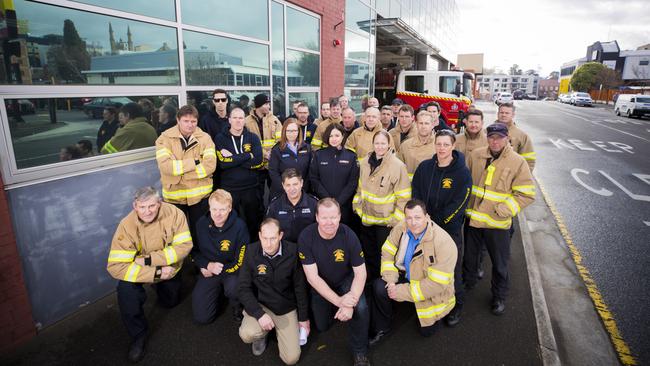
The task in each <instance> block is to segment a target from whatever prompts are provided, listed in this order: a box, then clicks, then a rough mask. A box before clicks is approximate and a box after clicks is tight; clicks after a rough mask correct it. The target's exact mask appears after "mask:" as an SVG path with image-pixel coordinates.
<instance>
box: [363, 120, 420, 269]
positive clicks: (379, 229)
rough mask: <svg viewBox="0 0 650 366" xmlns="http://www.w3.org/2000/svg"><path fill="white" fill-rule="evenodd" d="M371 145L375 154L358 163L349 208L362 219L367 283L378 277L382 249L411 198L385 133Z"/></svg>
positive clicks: (401, 170)
mask: <svg viewBox="0 0 650 366" xmlns="http://www.w3.org/2000/svg"><path fill="white" fill-rule="evenodd" d="M372 142H373V147H374V151H373V152H371V153H370V154H368V156H366V157H364V158H363V159H362V160H361V163H360V172H359V186H358V187H357V193H356V194H355V196H354V199H353V200H352V208H353V210H354V212H355V213H356V214H357V215H359V217H360V218H361V224H362V225H361V228H360V230H359V239H360V241H361V246H362V248H363V252H364V255H365V259H366V268H367V270H368V281H370V280H374V279H375V278H378V277H379V264H380V248H381V245H382V244H383V242H384V240H386V237H387V236H388V234H389V233H390V228H391V227H393V226H396V225H397V224H398V223H399V222H400V221H402V220H403V219H404V205H406V202H407V201H408V200H409V199H410V198H411V184H410V182H409V178H408V174H407V172H406V166H405V165H404V163H402V162H401V161H400V160H399V159H398V158H397V157H396V156H395V155H394V153H393V152H392V151H390V146H391V137H390V135H389V134H388V132H386V131H385V130H379V131H377V132H376V133H375V135H374V137H373V140H372Z"/></svg>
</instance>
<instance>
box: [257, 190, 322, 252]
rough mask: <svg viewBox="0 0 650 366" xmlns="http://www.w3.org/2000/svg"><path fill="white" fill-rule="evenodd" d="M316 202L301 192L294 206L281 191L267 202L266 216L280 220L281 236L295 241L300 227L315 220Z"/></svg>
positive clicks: (304, 226) (300, 229) (300, 230)
mask: <svg viewBox="0 0 650 366" xmlns="http://www.w3.org/2000/svg"><path fill="white" fill-rule="evenodd" d="M316 203H318V200H317V199H316V198H314V197H313V196H310V195H308V194H307V193H305V192H302V197H300V201H298V204H296V205H295V206H294V205H292V204H291V202H289V198H288V197H287V194H286V193H283V194H282V195H280V196H278V197H277V198H275V199H274V200H273V201H272V202H271V203H270V204H269V208H268V209H267V210H266V217H272V218H274V219H276V220H278V221H280V229H282V231H283V232H284V236H283V238H284V239H286V240H289V241H292V242H294V243H296V242H298V236H299V235H300V233H301V232H302V229H304V228H306V227H307V226H309V225H310V224H313V223H314V222H316Z"/></svg>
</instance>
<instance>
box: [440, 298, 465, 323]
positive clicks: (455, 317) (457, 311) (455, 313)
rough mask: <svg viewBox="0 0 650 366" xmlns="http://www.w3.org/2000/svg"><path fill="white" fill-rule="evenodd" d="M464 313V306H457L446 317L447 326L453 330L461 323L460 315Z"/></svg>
mask: <svg viewBox="0 0 650 366" xmlns="http://www.w3.org/2000/svg"><path fill="white" fill-rule="evenodd" d="M462 312H463V306H462V305H458V304H456V306H454V308H453V309H451V311H450V312H449V314H447V316H445V318H444V319H445V325H446V326H448V327H450V328H453V327H455V326H457V325H458V323H460V315H461V313H462Z"/></svg>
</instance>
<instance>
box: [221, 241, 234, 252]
mask: <svg viewBox="0 0 650 366" xmlns="http://www.w3.org/2000/svg"><path fill="white" fill-rule="evenodd" d="M230 244H231V243H230V240H222V241H221V243H219V249H220V250H221V251H222V252H227V251H229V250H230Z"/></svg>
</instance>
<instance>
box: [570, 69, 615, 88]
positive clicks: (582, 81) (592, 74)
mask: <svg viewBox="0 0 650 366" xmlns="http://www.w3.org/2000/svg"><path fill="white" fill-rule="evenodd" d="M606 68H607V66H605V65H603V64H601V63H599V62H587V63H586V64H584V65H582V66H580V67H578V69H577V70H576V71H575V72H574V73H573V76H571V89H573V90H574V91H579V92H588V91H589V89H596V88H598V87H599V86H600V80H599V79H598V75H599V74H600V73H602V72H603V70H604V69H606Z"/></svg>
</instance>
